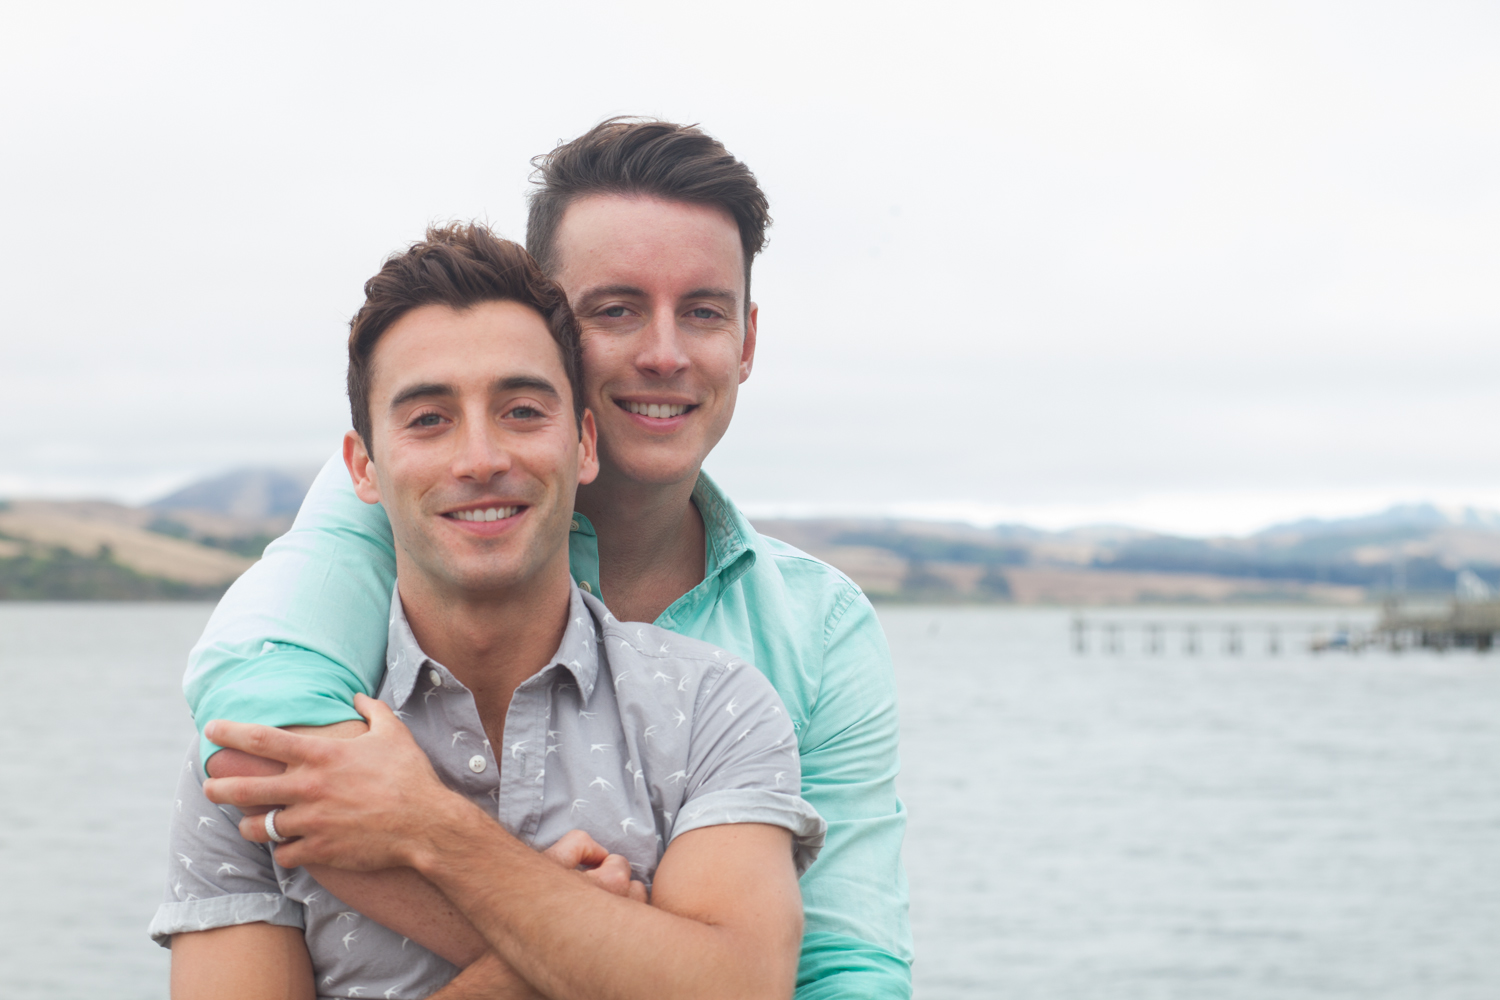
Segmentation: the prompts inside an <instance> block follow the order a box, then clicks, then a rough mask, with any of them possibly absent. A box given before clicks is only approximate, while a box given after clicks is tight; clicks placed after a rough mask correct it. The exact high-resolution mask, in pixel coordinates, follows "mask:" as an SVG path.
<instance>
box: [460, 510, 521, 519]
mask: <svg viewBox="0 0 1500 1000" xmlns="http://www.w3.org/2000/svg"><path fill="white" fill-rule="evenodd" d="M520 509H521V508H520V507H485V508H483V509H482V510H453V511H449V512H448V513H446V514H444V515H443V516H444V517H451V518H453V519H454V520H456V521H503V520H505V519H506V518H507V517H515V516H516V512H517V511H519V510H520Z"/></svg>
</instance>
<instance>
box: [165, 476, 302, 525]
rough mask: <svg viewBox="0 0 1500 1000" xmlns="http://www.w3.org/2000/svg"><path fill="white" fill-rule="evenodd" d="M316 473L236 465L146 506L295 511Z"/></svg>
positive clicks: (251, 514) (265, 513) (245, 512)
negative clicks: (235, 467) (233, 468)
mask: <svg viewBox="0 0 1500 1000" xmlns="http://www.w3.org/2000/svg"><path fill="white" fill-rule="evenodd" d="M317 474H318V469H317V467H312V468H298V469H269V468H267V469H236V470H235V471H233V472H226V473H224V474H223V475H220V476H214V477H213V478H212V479H203V480H200V481H198V482H196V483H192V484H191V485H188V486H184V487H183V488H182V489H180V490H177V491H176V492H175V493H170V494H168V495H167V496H164V497H162V498H161V499H160V500H155V501H153V502H152V503H150V504H148V506H150V507H152V508H154V509H156V510H202V511H210V512H212V513H215V514H229V515H231V516H234V517H248V518H274V517H283V516H286V515H291V514H296V513H297V508H298V507H300V506H302V498H303V497H304V496H306V495H307V488H308V487H309V486H311V485H312V481H313V478H314V477H315V476H317Z"/></svg>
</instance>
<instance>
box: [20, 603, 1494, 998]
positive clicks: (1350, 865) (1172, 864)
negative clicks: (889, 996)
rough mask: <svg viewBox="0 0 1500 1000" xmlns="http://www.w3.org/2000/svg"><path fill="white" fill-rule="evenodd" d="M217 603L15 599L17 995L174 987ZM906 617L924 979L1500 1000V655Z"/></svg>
mask: <svg viewBox="0 0 1500 1000" xmlns="http://www.w3.org/2000/svg"><path fill="white" fill-rule="evenodd" d="M208 610H209V609H208V608H207V607H206V606H196V605H155V606H151V605H146V606H142V605H35V604H0V682H3V683H4V685H5V689H6V690H7V691H9V692H10V693H11V697H12V699H13V704H15V705H16V706H17V708H16V709H14V710H13V711H12V712H11V713H10V714H9V715H8V717H7V720H6V722H5V725H4V727H3V728H0V801H3V803H4V806H3V809H4V812H3V819H4V822H3V823H0V886H3V890H0V899H3V905H0V972H3V976H4V978H3V980H0V982H3V983H4V984H5V987H6V988H5V990H4V994H5V995H6V996H8V997H9V996H14V997H47V998H73V997H79V998H81V997H94V996H106V995H107V996H110V997H117V998H121V1000H131V998H135V997H163V996H165V994H166V973H167V963H166V957H167V953H166V952H164V951H161V950H160V949H158V948H157V947H156V946H155V945H153V944H151V943H150V941H148V940H147V939H146V937H145V933H144V931H145V926H146V923H147V921H148V920H149V919H150V916H151V913H152V912H153V911H154V909H155V906H156V903H157V900H158V899H159V897H160V891H161V879H162V877H163V865H164V848H163V834H164V826H165V822H166V816H167V808H168V806H169V804H170V801H171V790H172V785H173V781H174V779H175V775H176V769H177V768H178V767H179V766H181V755H182V752H183V749H184V747H185V745H186V739H187V736H188V735H189V733H190V726H189V723H188V721H187V713H186V711H185V709H184V708H183V707H182V703H181V697H180V695H179V693H178V676H179V673H180V669H181V664H182V660H183V657H184V655H185V652H186V650H187V648H188V646H189V645H191V643H192V640H193V639H194V638H195V637H196V635H197V633H198V630H199V629H200V628H201V627H202V624H203V622H204V621H205V620H206V618H207V616H208ZM1153 614H1156V615H1159V614H1160V612H1155V613H1153ZM1235 614H1241V613H1235ZM1295 614H1296V613H1294V612H1286V613H1282V614H1281V615H1280V616H1279V617H1282V618H1288V617H1294V616H1295ZM1177 615H1178V617H1182V616H1192V615H1198V616H1201V617H1203V618H1205V619H1213V620H1223V619H1224V618H1225V617H1226V613H1225V612H1222V611H1217V612H1207V611H1205V612H1180V613H1177ZM882 617H883V619H884V621H885V623H886V627H887V629H888V632H889V634H890V638H891V644H892V647H893V649H894V651H895V654H896V663H897V674H898V681H899V683H900V685H901V698H902V713H903V714H902V725H903V730H904V744H903V751H902V753H903V763H904V773H903V781H902V794H903V796H904V797H905V799H906V802H907V805H908V807H909V809H910V811H911V826H910V833H909V836H908V842H907V850H906V858H907V866H908V870H909V874H910V877H911V884H912V923H913V928H914V932H915V934H916V938H917V946H918V952H919V957H918V964H917V970H916V981H917V993H918V996H919V997H922V998H924V1000H941V998H965V1000H967V998H979V997H1006V998H1023V1000H1024V998H1032V997H1036V998H1043V997H1045V998H1049V1000H1093V998H1099V1000H1130V998H1152V1000H1155V998H1173V1000H1175V998H1192V1000H1200V998H1207V1000H1217V998H1246V1000H1249V998H1255V1000H1264V998H1289V1000H1291V998H1308V1000H1313V998H1317V1000H1329V998H1336V997H1337V998H1345V997H1348V998H1354V997H1360V998H1403V1000H1406V998H1410V1000H1468V998H1475V1000H1479V998H1483V1000H1493V998H1495V997H1497V996H1500V963H1497V962H1496V961H1495V954H1496V949H1497V944H1500V656H1496V657H1491V658H1480V657H1475V656H1473V655H1467V654H1465V655H1450V656H1447V657H1438V656H1425V655H1410V654H1408V655H1405V656H1402V657H1399V658H1397V657H1391V656H1388V655H1385V654H1367V655H1365V656H1363V657H1348V656H1339V655H1325V656H1323V657H1321V658H1314V657H1312V656H1309V655H1306V654H1303V653H1300V652H1298V651H1295V650H1289V651H1288V652H1287V653H1285V654H1283V655H1281V656H1278V657H1270V656H1267V655H1265V654H1264V653H1263V652H1262V651H1260V646H1259V644H1258V643H1257V642H1256V641H1255V639H1254V637H1253V636H1252V637H1251V639H1250V641H1249V642H1248V643H1247V652H1246V654H1245V655H1241V656H1238V657H1229V656H1226V655H1223V654H1222V653H1221V652H1219V651H1218V649H1219V647H1218V645H1217V643H1216V642H1215V641H1214V640H1213V637H1212V635H1211V634H1209V633H1205V640H1206V641H1205V643H1204V648H1205V649H1206V650H1210V651H1211V652H1206V653H1204V654H1202V655H1199V656H1196V657H1187V656H1184V655H1182V654H1181V653H1180V652H1179V651H1177V649H1176V646H1175V645H1174V646H1172V650H1173V651H1172V652H1169V653H1167V654H1166V655H1161V656H1146V655H1144V654H1142V653H1141V652H1139V651H1138V650H1136V648H1135V647H1136V646H1137V645H1138V644H1137V643H1134V642H1132V641H1130V640H1127V646H1126V652H1125V653H1123V654H1121V655H1101V654H1099V653H1092V654H1090V655H1086V656H1077V655H1075V654H1074V653H1072V652H1071V651H1070V648H1069V643H1068V629H1067V626H1068V616H1067V615H1066V614H1065V613H1061V612H1051V611H1034V610H1013V609H999V610H996V609H932V608H899V609H886V610H884V611H883V612H882ZM1241 617H1243V618H1244V619H1245V620H1247V621H1248V620H1260V619H1263V618H1265V617H1267V612H1264V611H1256V612H1245V613H1243V614H1242V615H1241ZM1318 617H1323V618H1326V616H1318ZM33 693H35V694H37V695H39V697H35V698H32V697H30V696H31V695H32V694H33Z"/></svg>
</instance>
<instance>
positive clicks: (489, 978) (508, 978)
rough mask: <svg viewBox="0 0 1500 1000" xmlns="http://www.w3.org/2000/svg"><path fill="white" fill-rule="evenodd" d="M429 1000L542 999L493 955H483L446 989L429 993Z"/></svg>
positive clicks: (445, 987) (542, 999)
mask: <svg viewBox="0 0 1500 1000" xmlns="http://www.w3.org/2000/svg"><path fill="white" fill-rule="evenodd" d="M431 1000H545V998H544V997H542V994H540V993H538V992H537V991H536V990H534V989H532V988H531V985H530V984H529V983H527V982H526V981H525V980H524V979H522V978H521V977H520V976H518V975H516V974H515V972H514V971H513V970H512V969H511V967H510V966H508V965H506V964H505V963H504V962H502V961H501V960H500V959H499V958H497V957H495V953H494V952H485V953H484V954H483V955H482V956H480V958H479V960H478V961H476V962H473V963H472V964H470V965H469V967H468V968H466V969H464V971H463V972H460V973H459V974H458V975H457V976H456V977H454V978H453V979H452V980H450V981H449V983H448V985H447V986H444V987H443V988H442V989H440V990H438V991H437V992H436V993H434V994H432V997H431Z"/></svg>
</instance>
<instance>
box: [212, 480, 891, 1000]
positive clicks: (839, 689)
mask: <svg viewBox="0 0 1500 1000" xmlns="http://www.w3.org/2000/svg"><path fill="white" fill-rule="evenodd" d="M693 500H694V502H695V503H696V504H697V507H698V511H699V513H700V514H701V515H702V516H703V523H704V527H705V529H706V534H707V543H708V544H707V550H708V551H707V560H706V565H705V567H704V576H703V582H702V583H700V584H698V586H696V587H694V588H693V589H692V590H690V591H688V592H687V593H686V594H684V595H682V597H680V598H678V600H677V601H676V602H675V603H673V604H672V606H671V607H669V608H667V610H666V611H664V612H662V615H661V617H659V618H658V619H657V620H656V622H655V624H656V625H659V626H661V627H663V628H667V629H671V630H672V631H674V632H677V633H679V634H681V635H686V636H691V637H693V638H695V639H702V640H704V641H706V642H710V643H713V644H714V645H716V646H719V647H721V648H722V649H725V650H728V651H729V652H731V653H734V654H735V655H737V656H739V657H740V658H742V659H744V660H746V661H747V662H749V663H751V664H753V665H754V666H755V667H756V668H757V669H759V670H760V671H761V673H763V674H765V675H766V677H767V678H768V679H769V680H770V681H771V684H772V685H773V686H774V687H775V688H776V691H777V693H778V694H780V695H781V698H782V701H783V702H785V704H786V708H787V713H788V714H789V715H790V716H791V719H792V724H793V727H794V729H795V730H796V733H797V742H798V748H799V750H800V753H801V759H802V796H803V798H805V799H806V800H807V801H808V802H809V803H811V804H812V805H813V807H814V808H816V809H817V811H818V812H819V814H821V815H822V816H823V818H824V819H826V820H827V821H828V835H827V840H826V841H825V844H824V847H823V851H822V854H821V855H820V856H819V858H818V861H817V862H816V863H815V864H814V865H813V866H812V867H811V868H810V869H809V870H808V871H807V873H806V874H805V875H804V876H803V877H802V881H801V887H802V902H803V908H804V911H805V914H806V931H805V933H804V936H803V940H802V960H801V964H800V966H799V968H798V973H797V997H798V1000H821V998H825V997H872V998H887V997H909V996H910V995H911V972H910V963H911V932H910V928H909V925H908V923H907V912H906V908H907V896H906V875H905V872H904V871H903V869H902V866H901V838H902V833H903V832H904V830H905V826H906V815H905V810H904V807H903V806H902V804H901V802H900V800H899V799H897V797H896V787H895V781H896V771H897V767H898V764H897V753H896V744H897V725H896V691H895V680H894V675H893V672H892V669H891V658H890V651H889V650H888V649H887V647H886V643H885V636H884V633H882V631H881V629H880V623H879V621H878V620H877V619H876V617H875V611H874V609H873V608H872V607H871V606H870V602H869V600H868V599H866V598H865V596H864V594H863V593H861V592H860V590H859V588H858V587H857V586H856V585H855V584H854V583H853V582H851V581H850V580H849V578H848V577H846V576H844V575H843V574H842V573H840V572H839V571H838V570H836V569H834V568H833V567H831V566H829V565H828V564H826V563H823V562H820V561H819V560H817V559H814V558H813V557H811V556H809V555H807V554H806V553H803V552H800V551H798V550H797V549H794V548H792V547H791V546H790V545H786V544H785V543H783V542H779V541H777V540H776V539H774V538H767V537H765V536H764V535H761V534H759V533H758V532H756V531H755V529H754V528H752V527H751V526H750V523H749V522H748V521H747V520H745V518H744V516H743V515H742V514H741V513H740V512H739V510H738V509H737V508H736V507H735V506H734V504H733V503H732V502H730V500H729V498H728V497H726V496H725V495H724V494H723V493H722V492H721V491H720V490H719V489H718V487H717V486H715V485H714V483H713V481H712V480H711V479H709V477H708V476H707V475H706V474H705V475H702V476H700V478H699V480H698V483H697V486H696V487H695V488H694V490H693ZM574 525H575V527H574V529H573V531H572V534H571V536H570V539H569V556H570V559H571V563H572V570H573V575H574V577H575V578H576V579H577V580H578V582H579V585H580V586H582V587H585V589H588V590H590V591H592V592H593V593H595V594H599V592H600V587H599V547H598V539H597V538H596V536H595V534H594V529H593V526H592V525H590V524H589V522H588V519H587V518H585V517H584V516H583V515H581V514H575V515H574ZM395 577H396V556H395V547H394V542H393V541H392V537H391V528H390V522H389V521H387V519H386V517H385V511H384V510H383V509H381V508H380V507H379V506H371V505H367V504H365V503H364V502H362V501H361V500H360V499H359V498H358V497H357V496H355V494H354V490H353V487H352V486H351V485H350V483H349V478H348V474H347V473H346V472H345V470H344V466H343V462H342V460H341V459H339V458H337V457H335V458H333V459H331V460H330V461H329V462H328V464H327V465H326V466H324V468H323V471H322V472H321V473H320V474H319V475H318V478H317V480H316V481H315V482H314V483H313V486H312V489H311V490H310V491H309V492H308V495H307V499H306V500H305V501H304V502H303V505H302V510H301V511H300V512H299V513H298V515H297V520H296V522H295V523H294V524H293V526H292V529H291V530H290V531H289V532H287V534H286V535H284V536H282V537H281V538H279V539H277V540H276V541H275V542H272V543H271V545H270V546H269V547H268V548H267V549H266V552H265V555H264V557H263V558H262V559H261V560H260V562H258V563H256V564H255V565H254V566H252V567H251V568H250V570H249V571H248V572H246V573H245V575H244V576H242V577H240V579H239V580H238V581H236V582H235V584H234V586H232V587H231V588H230V589H229V592H228V593H227V594H225V595H224V599H223V600H222V601H221V602H220V603H219V606H218V608H216V609H215V610H214V614H213V617H212V618H210V619H209V623H208V626H207V628H206V629H205V630H204V633H203V637H202V638H201V639H200V640H199V642H198V645H197V646H195V647H194V648H193V651H192V653H191V654H190V656H189V660H188V669H187V674H186V676H185V677H184V680H183V687H184V691H185V693H186V695H187V699H188V705H189V707H190V708H191V709H192V711H193V717H194V719H195V720H196V721H197V723H198V727H199V731H200V733H201V731H202V727H203V725H204V724H205V723H207V722H208V721H210V720H212V719H234V720H237V721H243V722H259V723H263V724H265V725H272V726H290V725H328V724H330V723H334V722H342V721H345V720H348V719H354V718H358V715H357V713H355V712H354V709H353V700H354V695H355V694H356V693H357V692H363V693H365V694H371V693H373V692H374V691H376V690H378V689H379V686H380V680H381V675H382V674H383V672H384V670H385V645H386V620H387V616H388V614H389V611H390V595H391V588H392V586H393V585H394V582H395ZM601 596H602V597H604V598H605V600H606V602H607V599H608V598H607V595H601ZM216 749H217V747H215V746H214V745H213V744H212V743H209V742H208V741H207V740H205V741H204V746H203V759H204V760H207V758H208V757H209V755H211V754H212V753H213V751H214V750H216Z"/></svg>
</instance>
